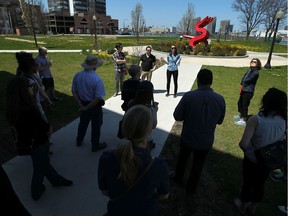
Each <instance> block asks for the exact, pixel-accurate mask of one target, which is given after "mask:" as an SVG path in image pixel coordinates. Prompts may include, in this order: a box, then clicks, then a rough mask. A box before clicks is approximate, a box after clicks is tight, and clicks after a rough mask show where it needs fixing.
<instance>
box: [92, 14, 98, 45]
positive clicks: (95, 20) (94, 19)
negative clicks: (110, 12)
mask: <svg viewBox="0 0 288 216" xmlns="http://www.w3.org/2000/svg"><path fill="white" fill-rule="evenodd" d="M92 19H93V21H94V32H95V35H94V36H95V49H97V17H96V16H95V15H93V17H92Z"/></svg>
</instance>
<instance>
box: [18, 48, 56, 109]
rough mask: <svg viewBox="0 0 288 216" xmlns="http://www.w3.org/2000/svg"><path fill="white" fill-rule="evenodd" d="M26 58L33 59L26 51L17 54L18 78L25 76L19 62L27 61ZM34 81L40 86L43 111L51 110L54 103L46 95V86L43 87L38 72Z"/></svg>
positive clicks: (35, 72)
mask: <svg viewBox="0 0 288 216" xmlns="http://www.w3.org/2000/svg"><path fill="white" fill-rule="evenodd" d="M25 58H28V59H29V58H33V56H32V53H27V52H24V51H21V52H17V53H16V59H17V62H18V67H17V69H16V76H23V75H24V73H23V71H21V69H20V68H19V62H20V61H21V60H22V59H25ZM33 80H35V81H36V82H37V84H38V86H39V93H40V98H39V100H40V103H41V106H42V109H43V110H45V109H46V108H48V109H49V108H50V106H51V105H53V102H52V101H51V100H50V98H49V97H48V95H47V94H46V92H45V86H44V85H43V83H42V80H41V78H40V77H39V76H38V74H37V71H34V74H33ZM47 103H48V104H47Z"/></svg>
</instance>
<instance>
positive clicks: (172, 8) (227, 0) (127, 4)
mask: <svg viewBox="0 0 288 216" xmlns="http://www.w3.org/2000/svg"><path fill="white" fill-rule="evenodd" d="M233 2H234V0H196V1H187V0H165V1H163V0H142V1H139V0H138V1H137V0H106V7H107V9H106V13H107V15H111V16H112V18H115V19H118V20H119V27H122V26H123V21H124V20H125V25H126V26H127V25H130V23H131V10H133V9H134V8H135V6H136V4H137V3H141V4H142V7H143V15H144V18H145V20H146V23H147V24H146V25H147V26H152V25H154V26H168V27H172V26H177V24H178V23H179V21H180V20H181V18H182V16H183V14H184V13H185V12H186V10H187V5H188V3H192V4H193V5H194V8H195V15H196V17H201V19H203V18H204V17H206V16H211V17H214V16H216V17H217V22H216V30H218V28H219V24H220V20H224V19H229V20H230V24H232V25H234V31H235V30H241V27H240V26H239V21H238V19H237V17H238V16H239V13H236V12H235V11H233V10H232V9H231V6H232V3H233ZM130 26H131V25H130Z"/></svg>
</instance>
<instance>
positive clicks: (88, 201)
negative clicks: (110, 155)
mask: <svg viewBox="0 0 288 216" xmlns="http://www.w3.org/2000/svg"><path fill="white" fill-rule="evenodd" d="M125 49H126V50H127V51H129V52H133V48H131V47H128V48H125ZM143 49H144V50H145V47H142V49H141V50H140V51H141V52H142V53H143V52H144V50H143ZM76 51H77V50H76ZM76 51H75V52H76ZM4 52H5V51H4ZM13 52H14V53H15V52H16V51H13ZM49 52H53V51H52V50H49ZM66 52H67V51H66ZM78 52H80V51H79V50H78ZM153 54H154V55H156V57H157V58H160V57H164V56H166V54H165V53H160V52H153ZM248 54H249V57H248V58H237V59H226V58H199V57H190V56H184V55H183V56H182V62H181V66H180V68H179V78H178V83H179V90H178V97H177V98H173V97H172V96H170V97H165V94H166V87H165V85H166V66H162V67H160V68H158V69H157V70H156V71H155V72H154V73H153V77H152V82H153V84H154V88H155V92H154V97H155V101H157V102H159V111H158V125H157V128H156V129H154V130H153V138H154V140H155V142H156V144H157V145H156V148H155V149H153V150H152V155H153V156H158V155H159V154H160V152H161V149H162V147H163V145H164V143H165V141H166V139H167V137H168V135H169V132H170V130H171V128H172V125H173V123H174V119H173V115H172V113H173V111H174V108H175V106H176V105H177V103H178V102H179V100H180V99H181V97H182V96H183V94H184V93H185V92H187V91H189V90H190V89H191V87H192V85H193V83H194V81H195V78H196V75H197V73H198V71H199V69H200V68H201V66H202V64H205V65H221V66H229V67H247V66H248V65H249V62H250V59H251V58H254V57H257V58H260V60H261V61H262V63H263V64H264V63H265V62H266V60H267V57H268V54H267V53H265V54H261V53H253V52H249V53H248ZM272 59H273V60H272V61H271V64H272V66H276V65H287V58H283V57H279V56H273V58H272ZM170 91H171V92H173V81H172V82H171V90H170ZM121 104H122V101H121V99H120V96H117V97H112V98H109V99H108V100H107V101H106V104H105V106H104V107H103V108H104V124H103V126H102V133H101V141H105V142H107V143H108V149H113V148H115V146H116V145H117V144H119V143H122V142H124V140H120V139H118V138H117V137H116V134H117V130H118V122H119V120H120V119H121V118H122V115H123V111H122V110H121V108H120V105H121ZM78 122H79V119H76V120H75V121H73V122H72V123H70V124H68V125H66V126H65V127H63V128H62V129H60V130H58V131H57V132H55V133H54V134H53V136H52V139H51V141H52V142H53V143H54V144H53V145H52V146H51V150H52V151H53V152H54V153H53V155H52V158H51V163H52V164H53V166H54V167H55V169H56V170H57V171H58V172H59V173H60V174H61V175H63V176H64V177H67V178H69V179H72V180H73V181H74V185H73V186H72V187H69V188H53V187H52V186H51V185H50V183H49V182H48V181H47V180H46V179H45V181H44V184H45V185H46V191H45V193H44V194H43V196H42V197H41V199H40V200H39V201H37V202H35V201H33V200H32V198H31V196H30V182H31V176H32V162H31V159H30V157H28V156H22V157H19V156H17V157H15V158H13V159H12V160H10V161H8V162H7V163H5V164H4V165H3V167H4V169H5V170H6V172H7V174H8V176H9V178H10V180H11V182H12V184H13V187H14V189H15V191H16V193H17V194H18V196H19V197H20V199H21V201H22V202H23V204H24V205H25V206H26V207H27V209H28V210H29V211H30V212H31V214H32V215H35V216H80V215H81V216H90V215H91V216H92V215H93V216H95V215H96V216H102V215H103V214H104V213H105V212H106V204H107V201H108V199H107V198H106V197H104V196H102V195H101V193H100V191H99V189H98V183H97V167H98V160H99V157H100V155H101V153H102V152H96V153H92V152H91V144H90V129H88V131H87V135H86V138H85V140H84V144H83V146H81V147H76V143H75V138H76V134H77V126H78Z"/></svg>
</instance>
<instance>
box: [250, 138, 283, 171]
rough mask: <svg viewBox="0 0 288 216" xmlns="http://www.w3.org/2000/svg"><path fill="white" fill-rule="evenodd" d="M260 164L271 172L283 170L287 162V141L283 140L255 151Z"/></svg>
mask: <svg viewBox="0 0 288 216" xmlns="http://www.w3.org/2000/svg"><path fill="white" fill-rule="evenodd" d="M254 153H255V156H256V159H257V161H258V162H259V164H261V165H263V166H264V167H265V168H267V169H269V170H275V169H278V168H282V167H283V166H284V165H285V163H286V161H287V141H286V140H285V139H284V140H281V141H277V142H275V143H271V144H269V145H266V146H264V147H262V148H259V149H256V150H255V152H254Z"/></svg>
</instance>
